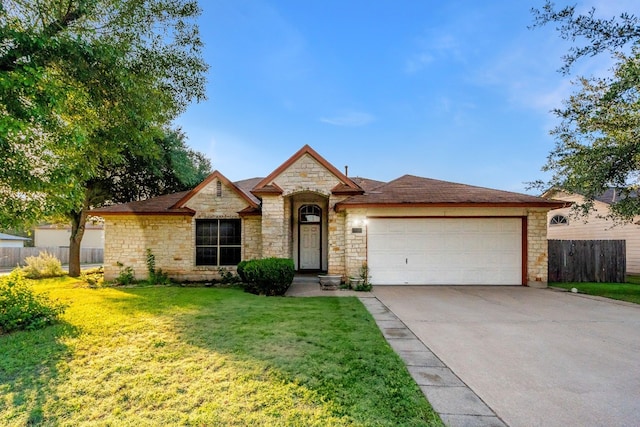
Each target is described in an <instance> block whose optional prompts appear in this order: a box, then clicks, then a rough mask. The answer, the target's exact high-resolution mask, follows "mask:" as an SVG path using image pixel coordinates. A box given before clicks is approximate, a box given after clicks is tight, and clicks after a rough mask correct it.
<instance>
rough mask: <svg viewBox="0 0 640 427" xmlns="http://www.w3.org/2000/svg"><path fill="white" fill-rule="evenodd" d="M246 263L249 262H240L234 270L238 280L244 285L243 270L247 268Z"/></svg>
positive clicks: (245, 280)
mask: <svg viewBox="0 0 640 427" xmlns="http://www.w3.org/2000/svg"><path fill="white" fill-rule="evenodd" d="M248 262H249V261H240V262H239V263H238V267H237V269H236V271H237V272H238V276H240V280H241V281H242V282H244V283H246V282H247V276H245V275H244V268H245V267H246V266H247V263H248Z"/></svg>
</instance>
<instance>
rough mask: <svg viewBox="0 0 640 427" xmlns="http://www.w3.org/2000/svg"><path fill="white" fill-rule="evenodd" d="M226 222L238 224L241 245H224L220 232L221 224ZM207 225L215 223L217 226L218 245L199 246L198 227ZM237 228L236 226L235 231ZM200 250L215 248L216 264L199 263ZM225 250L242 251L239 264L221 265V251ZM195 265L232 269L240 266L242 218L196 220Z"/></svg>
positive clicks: (240, 258) (239, 258) (239, 259)
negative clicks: (235, 249) (236, 249)
mask: <svg viewBox="0 0 640 427" xmlns="http://www.w3.org/2000/svg"><path fill="white" fill-rule="evenodd" d="M224 221H230V222H233V223H235V224H237V230H236V231H237V233H238V237H239V242H240V243H239V244H232V245H229V244H222V243H221V240H222V239H221V235H220V231H221V229H222V227H221V223H222V222H224ZM205 223H215V224H216V230H217V236H216V239H215V241H216V243H215V244H214V245H198V225H199V224H205ZM235 227H236V226H234V229H235ZM199 248H215V251H216V255H215V259H216V264H208V263H199V262H198V249H199ZM223 248H239V249H240V253H239V255H238V260H237V262H234V263H232V264H221V262H220V260H221V256H220V253H221V249H223ZM194 251H195V253H194V264H195V266H196V267H216V268H217V267H232V266H235V265H237V264H238V262H240V261H241V260H242V220H241V219H240V218H199V219H196V220H195V227H194Z"/></svg>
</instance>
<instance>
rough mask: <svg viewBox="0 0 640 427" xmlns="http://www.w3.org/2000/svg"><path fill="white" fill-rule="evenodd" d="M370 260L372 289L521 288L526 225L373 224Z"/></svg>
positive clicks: (462, 221) (479, 221) (508, 221)
mask: <svg viewBox="0 0 640 427" xmlns="http://www.w3.org/2000/svg"><path fill="white" fill-rule="evenodd" d="M368 257H369V258H368V262H369V267H370V271H371V275H372V283H374V284H443V285H444V284H504V285H517V284H521V280H522V271H521V269H522V220H521V219H520V218H419V219H417V218H416V219H411V218H385V219H382V218H379V219H371V220H370V221H369V228H368Z"/></svg>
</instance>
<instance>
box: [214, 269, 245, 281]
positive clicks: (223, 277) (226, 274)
mask: <svg viewBox="0 0 640 427" xmlns="http://www.w3.org/2000/svg"><path fill="white" fill-rule="evenodd" d="M218 275H220V279H218V283H221V284H223V285H233V284H234V283H239V282H240V277H238V275H237V274H234V272H233V271H231V270H229V269H227V268H224V267H219V268H218Z"/></svg>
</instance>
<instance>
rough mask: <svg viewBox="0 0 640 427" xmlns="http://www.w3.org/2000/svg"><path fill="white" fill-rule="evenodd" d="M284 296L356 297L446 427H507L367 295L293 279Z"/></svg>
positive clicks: (308, 279)
mask: <svg viewBox="0 0 640 427" xmlns="http://www.w3.org/2000/svg"><path fill="white" fill-rule="evenodd" d="M286 295H287V296H291V297H316V296H335V297H343V296H355V297H358V298H359V299H360V301H361V302H362V304H364V306H365V307H366V308H367V310H369V313H371V315H372V316H373V318H374V320H375V322H376V324H377V325H378V327H379V328H380V331H381V332H382V335H383V336H384V337H385V339H386V340H387V342H388V343H389V345H390V346H391V348H393V350H394V351H395V352H396V353H397V354H398V355H399V356H400V358H401V359H402V360H403V361H404V363H405V365H406V366H407V369H408V370H409V373H410V374H411V376H412V377H413V379H414V380H415V382H416V384H418V386H419V387H420V389H421V390H422V392H423V393H424V395H425V396H426V398H427V400H428V401H429V403H431V406H432V407H433V409H434V410H435V411H436V412H437V413H438V414H439V415H440V418H441V419H442V421H444V423H445V424H446V425H447V426H449V427H481V426H482V427H506V424H505V423H503V422H502V421H501V420H500V419H499V418H498V417H497V416H496V414H495V413H494V412H493V411H492V410H491V408H489V407H488V406H487V405H486V404H485V403H484V402H483V401H482V399H480V398H479V397H478V396H477V395H476V394H475V393H474V392H473V390H471V389H470V388H469V387H468V386H467V385H466V384H465V383H464V382H463V381H462V380H461V379H460V378H458V376H456V374H455V373H453V372H452V371H451V369H449V368H448V367H447V366H446V365H445V364H444V363H442V361H441V360H440V359H439V358H438V357H437V356H435V355H434V354H433V353H432V352H431V350H429V348H427V347H426V346H425V345H424V344H423V343H422V341H420V340H419V339H418V337H416V336H415V335H414V334H413V332H411V331H410V330H409V328H407V326H406V325H405V324H404V323H403V322H402V321H400V319H398V317H397V316H396V315H395V314H393V313H392V312H391V311H390V310H389V309H388V308H387V307H386V306H385V305H384V304H382V303H381V302H380V300H378V299H377V298H376V296H375V295H374V294H373V293H370V292H355V291H351V290H344V289H339V290H335V291H324V290H322V289H320V284H319V283H318V279H317V278H314V277H311V276H296V278H295V279H294V283H293V284H292V285H291V286H290V287H289V290H288V291H287V294H286Z"/></svg>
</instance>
